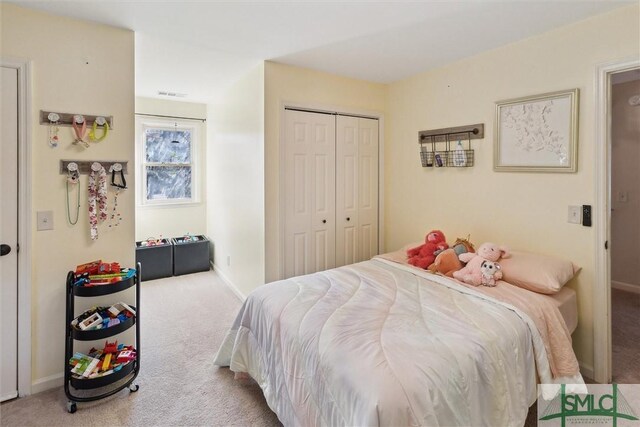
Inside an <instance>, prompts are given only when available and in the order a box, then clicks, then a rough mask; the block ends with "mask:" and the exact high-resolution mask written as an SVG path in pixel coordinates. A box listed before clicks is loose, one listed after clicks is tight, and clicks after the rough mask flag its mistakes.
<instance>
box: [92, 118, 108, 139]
mask: <svg viewBox="0 0 640 427" xmlns="http://www.w3.org/2000/svg"><path fill="white" fill-rule="evenodd" d="M98 126H103V131H102V136H101V137H99V138H98V137H96V133H97V131H98ZM107 135H109V123H107V120H106V119H105V118H104V117H96V119H95V120H94V121H93V126H91V130H90V131H89V139H90V140H91V141H93V142H100V141H102V140H104V139H105V138H106V137H107Z"/></svg>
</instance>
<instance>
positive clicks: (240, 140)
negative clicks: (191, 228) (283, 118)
mask: <svg viewBox="0 0 640 427" xmlns="http://www.w3.org/2000/svg"><path fill="white" fill-rule="evenodd" d="M207 124H208V130H209V137H208V147H207V169H208V174H207V230H208V233H209V237H210V239H211V242H212V245H213V256H214V263H215V268H216V270H217V271H218V272H219V273H221V274H222V275H223V276H224V277H225V278H226V279H227V280H228V281H230V282H231V283H232V284H233V285H234V286H235V287H236V288H237V289H238V290H239V291H240V292H241V293H243V294H244V295H246V294H248V293H249V292H251V291H252V290H253V289H255V288H256V287H257V286H259V285H261V284H263V283H264V184H263V183H264V66H263V65H262V64H260V65H259V66H257V67H256V68H254V69H253V70H252V71H251V72H250V73H249V74H247V75H245V76H243V77H242V78H241V79H239V80H238V81H237V82H236V83H235V84H234V85H233V86H232V87H231V88H230V89H229V90H228V91H227V92H226V93H225V94H224V96H223V97H222V98H221V100H220V101H219V102H217V103H215V104H210V105H209V106H208V119H207ZM227 260H229V262H227Z"/></svg>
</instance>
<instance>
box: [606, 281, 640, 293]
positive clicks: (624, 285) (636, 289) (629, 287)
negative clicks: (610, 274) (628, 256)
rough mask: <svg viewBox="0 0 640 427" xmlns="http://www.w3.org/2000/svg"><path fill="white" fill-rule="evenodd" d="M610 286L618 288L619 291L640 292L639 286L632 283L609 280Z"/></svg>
mask: <svg viewBox="0 0 640 427" xmlns="http://www.w3.org/2000/svg"><path fill="white" fill-rule="evenodd" d="M611 287H612V288H615V289H620V290H621V291H627V292H633V293H634V294H640V286H638V285H632V284H631V283H624V282H618V281H615V280H612V281H611Z"/></svg>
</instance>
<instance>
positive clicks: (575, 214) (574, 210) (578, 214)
mask: <svg viewBox="0 0 640 427" xmlns="http://www.w3.org/2000/svg"><path fill="white" fill-rule="evenodd" d="M567 221H568V222H570V223H571V224H581V223H582V206H569V214H568V217H567Z"/></svg>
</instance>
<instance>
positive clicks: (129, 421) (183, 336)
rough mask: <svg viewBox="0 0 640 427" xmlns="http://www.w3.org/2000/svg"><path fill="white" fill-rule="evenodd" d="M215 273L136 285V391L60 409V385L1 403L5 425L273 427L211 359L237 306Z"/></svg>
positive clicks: (253, 392)
mask: <svg viewBox="0 0 640 427" xmlns="http://www.w3.org/2000/svg"><path fill="white" fill-rule="evenodd" d="M240 305H241V303H240V301H239V300H238V299H237V297H236V296H235V295H234V294H233V293H232V292H231V291H230V290H229V289H228V288H227V287H226V286H225V285H224V284H223V283H222V282H221V281H220V279H219V278H218V276H217V275H216V274H215V273H214V272H208V273H197V274H191V275H188V276H180V277H176V278H170V279H160V280H153V281H149V282H143V283H142V293H141V308H142V311H141V320H142V322H141V324H140V325H141V329H142V331H141V341H142V346H141V352H142V353H141V356H142V358H141V370H140V375H139V376H138V379H137V383H138V384H140V390H139V391H138V392H137V393H130V392H129V391H128V390H123V391H121V392H120V393H118V394H116V395H115V396H113V397H111V398H108V399H105V400H102V401H97V402H91V403H84V404H82V403H80V404H78V411H77V412H76V413H75V414H69V413H67V411H66V402H67V399H66V397H65V395H64V391H63V390H62V388H59V389H55V390H50V391H47V392H44V393H39V394H36V395H33V396H29V397H26V398H22V399H17V400H14V401H11V402H6V403H3V404H2V406H0V424H1V425H2V426H3V427H4V426H7V427H8V426H83V427H90V426H96V427H97V426H99V427H107V426H109V427H111V426H274V425H280V423H279V422H278V418H277V417H276V415H275V414H274V413H273V412H271V410H270V409H269V407H268V406H267V404H266V402H265V400H264V397H263V395H262V391H261V390H260V387H258V385H257V384H255V383H253V382H251V383H240V382H238V381H235V380H234V379H233V373H232V372H230V371H229V370H228V369H219V368H217V367H215V366H214V365H213V355H214V354H215V352H216V351H217V349H218V346H219V345H220V343H221V342H222V339H223V338H224V334H225V333H226V331H227V328H228V327H229V326H230V325H231V323H232V322H233V319H234V317H235V315H236V313H237V310H238V309H239V308H240Z"/></svg>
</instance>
